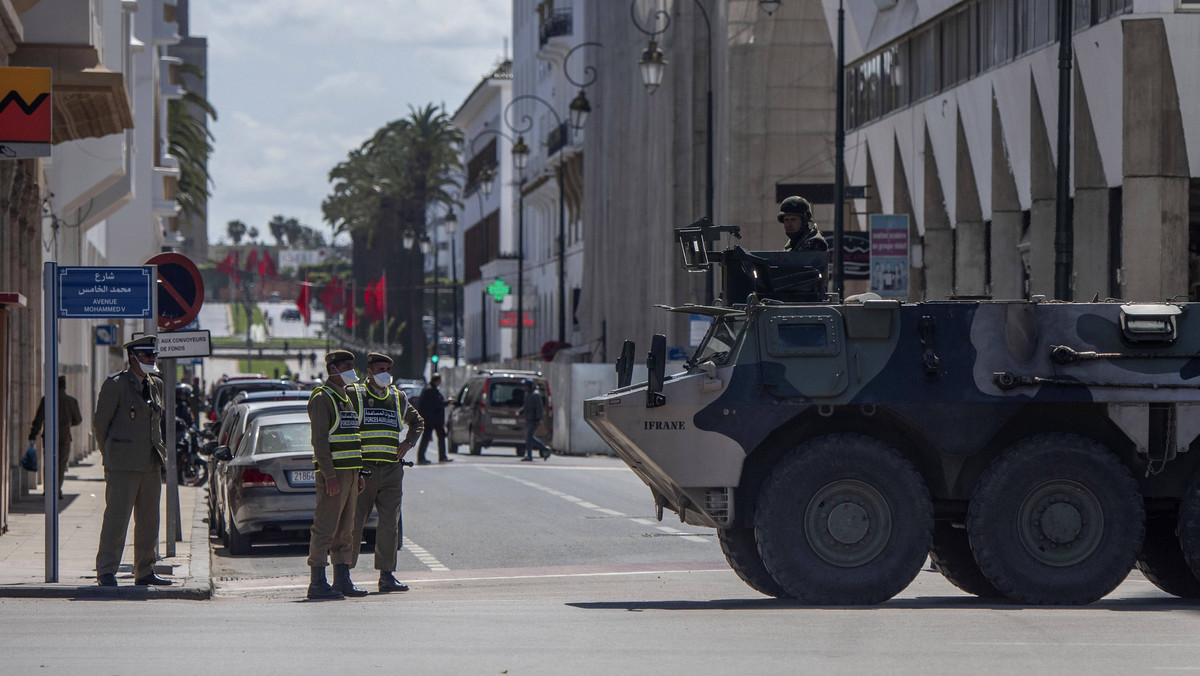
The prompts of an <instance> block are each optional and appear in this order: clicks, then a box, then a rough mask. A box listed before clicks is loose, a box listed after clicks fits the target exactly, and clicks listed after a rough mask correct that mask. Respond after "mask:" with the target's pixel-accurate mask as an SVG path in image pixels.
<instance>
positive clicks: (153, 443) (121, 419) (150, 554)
mask: <svg viewBox="0 0 1200 676" xmlns="http://www.w3.org/2000/svg"><path fill="white" fill-rule="evenodd" d="M157 344H158V339H157V338H155V337H154V336H144V337H142V338H138V339H137V340H133V341H130V342H128V343H125V346H124V347H125V351H126V355H127V357H128V359H129V365H128V368H126V369H125V370H124V371H120V372H118V373H114V374H112V375H110V376H108V377H107V378H105V380H104V384H103V385H101V386H100V394H99V395H98V396H97V397H96V412H95V414H94V415H93V417H92V431H93V433H95V435H96V441H97V442H98V443H99V445H100V452H101V454H102V455H103V458H104V482H105V491H104V523H103V525H102V526H101V527H100V548H99V551H97V552H96V583H97V584H99V585H100V586H102V587H115V586H117V577H116V574H117V568H119V567H120V565H121V553H122V552H123V551H124V549H125V531H126V530H128V528H129V516H130V513H131V512H132V514H133V520H134V528H133V557H134V561H133V575H134V583H135V584H138V585H143V586H145V585H169V584H171V581H170V580H164V579H163V578H161V577H159V576H157V575H155V574H154V561H155V554H154V552H155V550H156V549H157V548H158V519H159V512H158V499H159V495H160V494H161V492H162V468H163V467H164V466H165V465H166V461H167V456H166V450H167V449H166V448H165V447H164V446H163V440H162V431H161V430H162V427H161V425H162V401H163V384H162V381H161V380H159V378H158V373H159V371H158V366H157V364H156V362H157V359H158V350H157Z"/></svg>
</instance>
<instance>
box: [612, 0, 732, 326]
mask: <svg viewBox="0 0 1200 676" xmlns="http://www.w3.org/2000/svg"><path fill="white" fill-rule="evenodd" d="M692 1H693V2H694V3H695V4H696V9H697V10H699V11H700V16H701V17H702V18H703V19H704V29H705V31H706V35H707V38H706V41H707V43H708V85H707V87H706V90H707V91H706V92H705V115H704V117H705V129H704V146H705V148H704V182H705V186H704V217H705V218H706V219H708V226H712V225H713V89H712V80H713V77H712V71H713V64H712V62H713V48H712V23H711V22H710V21H709V20H708V10H706V9H704V5H703V3H701V2H700V0H692ZM636 10H637V0H633V1H632V2H630V3H629V17H630V18H631V19H632V20H633V25H634V27H635V28H637V29H638V30H639V31H641V32H642V33H644V34H645V35H647V36H649V38H650V43H649V44H648V45H647V46H646V50H645V51H644V52H642V58H641V59H640V60H639V61H638V65H639V66H641V69H642V84H643V85H645V86H646V91H647V92H649V93H651V94H653V93H654V90H655V89H658V85H659V84H661V83H662V76H663V66H664V65H665V64H666V63H667V60H666V58H665V55H664V54H663V52H662V50H660V49H659V48H658V42H657V41H656V40H655V38H656V37H658V36H659V35H662V34H663V33H665V32H666V31H667V29H668V28H670V27H671V15H670V14H667V13H666V12H665V11H663V10H661V9H659V10H656V11H655V12H654V15H653V18H654V23H655V25H656V26H657V25H658V22H659V19H660V18H661V19H662V24H663V27H662V28H661V29H658V30H650V29H646V28H643V27H642V24H641V23H640V22H639V21H638V18H637V11H636ZM719 236H720V235H719V234H717V233H716V232H715V231H710V230H708V229H707V228H706V229H705V230H704V246H705V248H709V247H711V246H712V242H713V240H715V239H716V238H717V237H719ZM705 286H706V291H707V298H706V300H705V302H706V303H710V304H711V303H712V302H713V297H714V295H713V270H712V266H711V265H710V266H708V269H707V270H706V271H705Z"/></svg>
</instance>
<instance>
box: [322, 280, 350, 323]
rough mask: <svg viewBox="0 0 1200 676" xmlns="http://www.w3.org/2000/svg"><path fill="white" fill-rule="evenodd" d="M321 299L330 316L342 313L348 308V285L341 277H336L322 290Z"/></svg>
mask: <svg viewBox="0 0 1200 676" xmlns="http://www.w3.org/2000/svg"><path fill="white" fill-rule="evenodd" d="M319 298H320V301H321V305H323V306H325V312H327V313H328V314H331V315H332V314H336V313H338V312H341V311H342V310H344V309H345V308H346V285H345V284H343V283H342V280H341V278H340V277H334V278H333V279H331V280H329V283H328V284H326V285H325V288H323V289H321V294H320V296H319Z"/></svg>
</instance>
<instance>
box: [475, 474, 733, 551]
mask: <svg viewBox="0 0 1200 676" xmlns="http://www.w3.org/2000/svg"><path fill="white" fill-rule="evenodd" d="M468 466H469V467H478V468H479V470H480V471H482V472H487V473H488V474H494V475H496V476H498V477H501V478H503V479H508V480H509V481H515V482H517V483H519V484H521V485H523V486H528V487H530V488H532V489H535V490H539V491H542V492H543V493H548V494H550V495H553V496H554V497H556V498H562V499H563V500H566V501H567V502H570V503H573V504H575V505H578V506H579V507H583V508H584V509H590V510H592V511H593V512H599V513H601V514H605V515H608V516H619V517H625V516H626V515H625V514H622V513H621V512H618V511H616V510H615V509H606V508H604V507H601V506H600V505H597V504H593V503H591V502H588V501H587V500H584V499H583V498H577V497H575V496H574V495H568V494H566V493H563V492H562V491H556V490H554V489H553V488H550V487H549V486H543V485H541V484H539V483H536V482H533V481H530V480H528V479H522V478H520V477H515V476H509V475H507V474H505V473H503V472H497V471H495V470H493V469H491V468H489V467H485V466H483V465H468ZM504 467H508V466H507V465H505V466H504ZM628 518H629V520H630V521H632V522H634V523H636V524H639V525H642V526H651V527H653V528H657V529H658V530H660V531H662V532H664V533H670V534H671V535H678V536H680V538H679V539H680V540H687V541H688V542H700V543H708V542H711V540H710V539H706V538H704V537H701V536H699V535H696V534H694V533H688V532H687V531H682V530H678V529H676V528H671V527H670V526H660V525H658V524H656V523H655V522H653V521H650V520H649V519H640V518H635V517H628Z"/></svg>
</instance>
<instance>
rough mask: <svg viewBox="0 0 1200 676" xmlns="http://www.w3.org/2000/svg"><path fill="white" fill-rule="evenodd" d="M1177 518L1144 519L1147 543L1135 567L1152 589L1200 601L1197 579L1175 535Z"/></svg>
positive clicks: (1144, 544)
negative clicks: (1150, 584)
mask: <svg viewBox="0 0 1200 676" xmlns="http://www.w3.org/2000/svg"><path fill="white" fill-rule="evenodd" d="M1178 523H1179V520H1178V519H1176V518H1162V517H1159V518H1152V519H1146V539H1145V540H1144V541H1143V542H1142V553H1141V554H1139V555H1138V560H1137V567H1138V570H1140V571H1142V575H1145V576H1146V579H1147V580H1150V581H1151V582H1153V583H1154V586H1155V587H1158V588H1159V589H1161V590H1163V591H1165V592H1167V593H1168V594H1174V595H1175V596H1179V597H1182V598H1185V599H1197V598H1200V579H1197V578H1196V575H1195V574H1194V573H1192V569H1191V568H1190V567H1189V566H1188V564H1187V561H1186V560H1185V559H1184V558H1183V549H1182V548H1181V547H1180V546H1179V538H1178V536H1176V535H1175V526H1176V524H1178Z"/></svg>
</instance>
